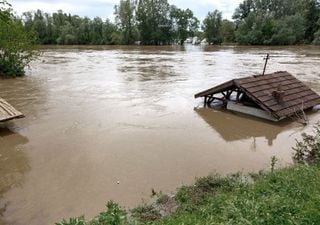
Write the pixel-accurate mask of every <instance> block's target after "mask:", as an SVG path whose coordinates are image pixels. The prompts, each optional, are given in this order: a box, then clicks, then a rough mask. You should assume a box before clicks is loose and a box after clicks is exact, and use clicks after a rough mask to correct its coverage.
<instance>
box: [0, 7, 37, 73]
mask: <svg viewBox="0 0 320 225" xmlns="http://www.w3.org/2000/svg"><path fill="white" fill-rule="evenodd" d="M0 4H1V2H0ZM2 4H3V3H2ZM0 15H1V17H0V37H1V38H0V75H3V76H11V77H14V76H22V75H24V73H25V71H24V68H25V67H26V66H28V65H29V63H30V62H31V60H33V59H34V58H35V57H36V56H37V55H38V51H36V50H35V49H34V45H33V44H34V43H35V41H36V38H35V34H34V33H33V32H31V31H28V32H27V31H25V29H24V28H23V25H22V23H21V21H19V20H16V19H15V18H14V16H13V15H12V14H11V10H10V9H7V10H4V9H3V8H1V10H0Z"/></svg>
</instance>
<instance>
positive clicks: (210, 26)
mask: <svg viewBox="0 0 320 225" xmlns="http://www.w3.org/2000/svg"><path fill="white" fill-rule="evenodd" d="M202 29H203V32H204V36H205V38H207V41H208V42H209V43H212V44H221V43H222V41H223V37H222V13H221V12H219V11H218V10H215V11H213V12H209V13H208V15H207V17H206V18H205V19H204V21H203V26H202Z"/></svg>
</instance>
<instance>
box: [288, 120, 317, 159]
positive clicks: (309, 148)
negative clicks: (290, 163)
mask: <svg viewBox="0 0 320 225" xmlns="http://www.w3.org/2000/svg"><path fill="white" fill-rule="evenodd" d="M293 150H294V160H295V161H296V162H298V163H302V164H319V163H320V124H319V123H318V124H317V125H316V126H315V127H314V132H313V135H311V134H306V133H303V134H302V140H301V141H298V140H296V146H295V147H294V148H293Z"/></svg>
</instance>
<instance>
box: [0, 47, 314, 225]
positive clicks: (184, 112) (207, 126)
mask: <svg viewBox="0 0 320 225" xmlns="http://www.w3.org/2000/svg"><path fill="white" fill-rule="evenodd" d="M266 53H270V54H271V60H270V61H269V65H268V68H267V71H268V72H274V71H278V70H287V71H289V72H291V73H292V74H294V75H295V76H297V77H298V78H299V79H301V80H302V81H304V82H306V83H307V84H308V85H310V86H311V87H312V88H313V89H314V90H315V91H316V92H318V93H320V72H319V71H320V48H316V47H313V46H312V47H311V46H310V47H300V46H295V47H232V46H226V47H199V46H185V47H179V46H175V47H139V46H136V47H133V46H132V47H125V46H124V47H119V46H106V47H101V46H100V47H95V46H89V47H77V46H73V47H51V48H47V49H43V54H42V56H41V58H40V59H39V60H38V61H36V62H34V63H32V65H31V67H30V68H29V69H28V72H27V74H28V75H27V76H25V77H23V78H18V79H8V80H0V96H1V97H2V98H5V99H6V100H7V101H9V102H10V103H11V104H12V105H13V106H15V107H16V108H17V109H19V110H20V111H22V112H23V113H24V114H25V115H26V118H24V119H20V120H15V121H11V122H7V123H3V124H1V125H0V224H1V225H9V224H10V225H12V224H14V225H26V224H28V225H29V224H30V225H31V224H32V225H44V224H53V223H54V222H58V221H61V219H62V218H69V217H74V216H80V215H82V214H85V215H86V217H87V218H90V217H93V216H94V215H96V214H98V212H100V211H102V210H103V209H104V206H105V204H106V202H107V201H108V200H110V199H113V200H115V201H117V202H119V203H120V204H121V205H123V206H125V207H133V206H135V205H138V204H139V203H141V202H142V201H143V200H142V199H144V200H145V201H148V199H149V196H150V194H151V189H152V188H154V189H155V190H156V191H159V190H162V191H163V192H173V191H174V190H175V188H176V187H177V186H179V185H181V184H190V183H192V181H193V180H194V178H195V177H199V176H205V175H208V174H209V173H213V172H217V173H221V174H227V173H231V172H237V171H258V170H261V169H266V168H269V166H270V158H271V157H272V156H273V155H275V156H276V157H277V158H278V159H279V160H280V162H279V164H278V166H285V165H288V164H290V163H292V159H291V157H292V151H291V146H293V145H294V143H295V138H298V137H299V136H300V134H301V132H304V131H310V130H312V125H313V124H314V123H316V121H317V120H318V119H320V114H317V113H311V114H309V119H310V125H309V126H307V127H303V126H301V125H300V124H299V123H296V122H293V123H291V121H285V122H281V123H279V124H275V123H268V122H266V121H263V120H257V119H254V118H252V117H244V116H240V115H237V114H232V113H226V112H220V111H215V110H212V109H204V108H202V100H201V99H194V97H193V96H194V94H195V93H197V92H199V91H202V90H203V89H206V88H209V87H211V86H213V85H217V84H219V83H221V82H224V81H227V80H229V79H232V78H236V77H244V76H247V75H252V74H257V73H261V70H262V68H263V64H264V61H263V57H264V56H265V54H266ZM118 181H119V184H118Z"/></svg>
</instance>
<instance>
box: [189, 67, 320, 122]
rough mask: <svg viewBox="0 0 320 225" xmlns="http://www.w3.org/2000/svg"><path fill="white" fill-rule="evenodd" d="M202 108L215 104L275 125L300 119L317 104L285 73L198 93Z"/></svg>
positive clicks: (313, 95)
mask: <svg viewBox="0 0 320 225" xmlns="http://www.w3.org/2000/svg"><path fill="white" fill-rule="evenodd" d="M200 97H203V98H204V103H205V105H209V106H210V105H211V104H213V103H214V102H216V101H219V102H221V103H222V104H223V106H225V107H226V108H227V109H229V110H231V111H236V112H240V113H245V114H249V115H253V116H256V117H260V118H263V119H268V120H271V121H279V120H282V119H284V118H287V117H291V116H298V115H299V114H303V115H304V110H307V109H310V108H312V107H314V106H315V105H318V104H320V96H319V95H318V94H317V93H316V92H314V91H313V90H311V89H310V88H309V87H308V86H307V85H305V84H304V83H302V82H301V81H299V80H298V79H297V78H295V77H294V76H293V75H291V74H290V73H288V72H286V71H280V72H275V73H272V74H265V75H256V76H251V77H245V78H239V79H233V80H230V81H227V82H225V83H223V84H220V85H218V86H215V87H213V88H210V89H208V90H205V91H202V92H200V93H198V94H196V95H195V98H200Z"/></svg>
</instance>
